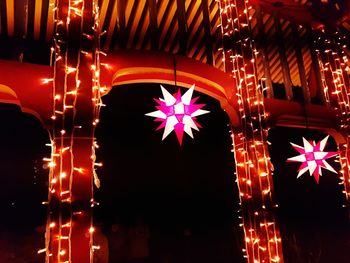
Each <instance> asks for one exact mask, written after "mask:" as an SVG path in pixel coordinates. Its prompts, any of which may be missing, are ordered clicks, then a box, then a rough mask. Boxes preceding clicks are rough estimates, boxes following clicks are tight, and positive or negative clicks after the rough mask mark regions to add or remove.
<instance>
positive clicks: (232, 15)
mask: <svg viewBox="0 0 350 263" xmlns="http://www.w3.org/2000/svg"><path fill="white" fill-rule="evenodd" d="M218 3H219V8H220V17H221V31H222V36H223V49H222V50H223V61H224V64H225V70H226V72H228V73H230V74H231V75H232V77H233V79H234V80H235V81H236V86H237V93H236V94H233V96H232V97H231V98H229V99H231V100H237V103H238V109H239V116H240V119H241V127H240V128H234V127H232V134H231V136H232V139H233V152H234V154H235V160H236V176H237V184H238V189H239V197H240V204H241V206H242V220H243V222H242V224H241V226H242V227H243V230H244V236H245V240H244V241H245V248H244V249H243V252H244V257H245V258H247V260H248V262H251V263H257V262H283V256H282V245H281V237H280V233H279V229H278V226H277V225H276V220H275V217H274V215H273V210H274V209H275V207H277V205H276V204H275V203H274V202H273V199H272V190H273V182H272V172H271V171H272V170H273V166H272V164H271V162H270V157H269V153H268V149H267V135H268V129H267V128H266V127H265V123H266V118H267V113H266V112H265V107H264V96H263V87H262V86H261V85H260V84H259V81H258V79H257V70H256V55H257V50H256V49H255V47H254V44H253V40H252V39H251V30H250V20H251V17H250V10H251V6H249V5H248V4H249V3H248V1H245V0H220V1H218Z"/></svg>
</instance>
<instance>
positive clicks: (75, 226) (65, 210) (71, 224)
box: [38, 0, 104, 263]
mask: <svg viewBox="0 0 350 263" xmlns="http://www.w3.org/2000/svg"><path fill="white" fill-rule="evenodd" d="M50 8H52V11H53V14H54V21H55V27H54V28H55V34H54V39H53V46H52V48H51V66H52V67H53V72H54V74H53V75H54V77H53V78H46V79H43V80H42V83H44V84H48V85H52V87H53V108H52V112H53V114H52V116H51V119H52V121H53V125H52V130H51V131H50V137H51V141H50V144H48V146H50V147H51V157H50V158H45V159H44V161H46V162H47V165H48V167H50V173H49V191H48V200H47V201H45V202H43V204H46V205H47V206H48V210H47V211H48V215H47V224H46V234H45V240H46V242H45V248H43V249H40V250H39V251H38V253H45V254H46V260H45V261H46V262H47V263H49V262H67V263H70V262H72V261H74V262H87V261H89V262H93V251H94V249H95V248H96V247H97V246H98V244H94V241H93V231H91V230H92V229H94V227H93V223H92V211H91V208H88V207H93V206H94V205H96V204H98V203H97V202H95V201H94V198H93V182H94V183H95V185H96V186H97V187H99V186H100V182H99V178H98V176H97V174H96V171H95V169H96V167H100V166H101V165H102V164H101V163H100V162H99V163H95V161H96V155H95V151H96V148H97V147H98V145H97V143H96V139H95V138H94V132H95V128H96V125H97V123H98V121H96V120H98V118H99V113H100V108H101V106H103V103H102V100H101V90H102V88H100V78H99V76H100V54H104V53H103V52H101V51H100V46H99V43H100V24H99V23H100V22H99V6H98V1H97V0H75V1H73V0H68V1H55V2H54V4H53V5H50ZM73 28H74V36H73V35H72V32H73V31H72V30H73ZM77 31H78V32H77ZM87 31H88V32H87ZM71 38H72V39H73V40H72V39H71ZM71 41H75V42H77V43H80V46H79V47H76V46H74V45H72V46H71V45H70V44H71ZM82 46H84V50H82ZM87 46H90V47H91V49H89V50H87V49H86V47H87ZM89 75H90V76H91V78H90V79H89V78H88V76H89ZM80 95H83V96H80ZM89 97H90V98H91V99H89ZM86 98H88V99H86ZM88 111H91V116H92V120H95V121H91V123H87V120H86V119H85V115H86V114H87V112H88ZM82 120H83V121H82ZM79 184H84V187H86V185H90V186H89V187H88V188H87V189H86V190H84V192H85V195H86V196H85V197H84V196H82V195H81V194H80V193H77V191H76V190H77V186H79ZM89 188H90V189H89ZM77 202H80V203H82V205H78V204H77ZM86 203H88V205H86ZM82 227H83V228H84V227H85V230H84V229H83V230H81V228H82ZM73 236H74V240H75V241H73V239H72V237H73ZM86 236H89V239H88V242H86V241H85V240H86ZM73 242H75V245H77V244H79V245H80V246H81V249H82V250H81V251H72V244H73ZM88 251H90V253H86V252H88Z"/></svg>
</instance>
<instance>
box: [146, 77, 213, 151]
mask: <svg viewBox="0 0 350 263" xmlns="http://www.w3.org/2000/svg"><path fill="white" fill-rule="evenodd" d="M194 86H195V85H194V84H193V85H192V87H191V88H190V89H188V90H187V91H186V93H185V94H184V95H182V96H181V92H180V90H178V91H177V93H176V94H175V95H174V96H173V95H171V94H170V93H169V92H168V91H167V90H166V89H165V88H164V87H163V86H162V85H160V87H161V90H162V93H163V99H162V98H159V100H157V99H155V101H156V102H157V103H158V105H157V106H156V108H157V109H158V110H157V111H153V112H150V113H147V114H145V115H147V116H151V117H154V118H156V119H155V121H158V122H161V124H160V125H159V127H158V128H157V130H159V129H162V128H164V132H163V138H162V140H164V139H165V138H166V137H167V136H168V135H169V134H170V133H171V132H172V131H173V130H174V131H175V133H176V137H177V140H178V141H179V143H180V145H181V144H182V139H183V134H184V132H185V133H187V134H188V135H189V136H190V137H191V138H193V134H192V129H195V130H197V131H199V128H202V127H201V126H200V125H199V124H198V123H197V122H196V117H197V116H199V115H203V114H206V113H209V111H206V110H202V108H203V107H204V106H205V104H195V102H196V101H197V100H198V98H199V97H196V98H194V99H192V94H193V90H194Z"/></svg>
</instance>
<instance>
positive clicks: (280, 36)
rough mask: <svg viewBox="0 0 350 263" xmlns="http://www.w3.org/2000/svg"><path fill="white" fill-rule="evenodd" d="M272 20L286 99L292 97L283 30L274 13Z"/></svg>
mask: <svg viewBox="0 0 350 263" xmlns="http://www.w3.org/2000/svg"><path fill="white" fill-rule="evenodd" d="M274 22H275V28H276V39H277V45H278V51H279V56H280V60H281V66H282V73H283V82H284V87H285V89H286V95H287V99H288V100H292V99H293V90H292V80H291V77H290V71H289V65H288V60H287V56H286V48H285V46H284V43H283V32H282V28H281V23H280V19H279V18H278V17H277V16H276V15H274Z"/></svg>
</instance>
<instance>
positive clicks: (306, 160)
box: [287, 136, 338, 183]
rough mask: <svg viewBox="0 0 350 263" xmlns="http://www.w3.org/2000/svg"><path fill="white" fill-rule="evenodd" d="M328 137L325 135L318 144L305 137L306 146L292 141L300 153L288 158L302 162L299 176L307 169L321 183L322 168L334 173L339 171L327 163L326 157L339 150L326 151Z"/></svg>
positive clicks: (291, 160) (333, 154)
mask: <svg viewBox="0 0 350 263" xmlns="http://www.w3.org/2000/svg"><path fill="white" fill-rule="evenodd" d="M328 137H329V136H327V137H325V138H324V139H322V140H321V141H319V142H318V143H317V144H316V143H315V142H311V141H310V142H309V141H307V140H306V139H305V138H303V144H304V147H302V146H299V145H296V144H294V143H290V144H291V145H292V146H293V147H294V149H296V150H297V151H298V152H299V153H300V155H298V156H295V157H291V158H288V160H287V161H288V162H301V163H302V164H301V166H300V167H299V170H298V172H299V173H298V176H297V178H299V177H300V176H301V175H302V174H304V173H305V172H306V171H307V170H309V174H310V176H312V175H313V176H314V177H315V179H316V182H317V183H319V180H320V176H321V175H322V170H321V168H324V169H327V170H328V171H331V172H333V173H337V172H336V171H335V170H334V169H333V167H332V166H330V165H329V163H327V161H326V159H328V158H331V157H333V156H336V155H337V154H338V153H337V152H324V151H323V149H324V147H325V146H326V144H327V140H328Z"/></svg>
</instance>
